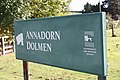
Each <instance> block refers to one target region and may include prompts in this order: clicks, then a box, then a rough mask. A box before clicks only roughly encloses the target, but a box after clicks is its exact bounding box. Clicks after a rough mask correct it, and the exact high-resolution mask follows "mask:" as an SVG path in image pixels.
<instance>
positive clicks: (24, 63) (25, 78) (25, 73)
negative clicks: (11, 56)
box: [23, 61, 30, 80]
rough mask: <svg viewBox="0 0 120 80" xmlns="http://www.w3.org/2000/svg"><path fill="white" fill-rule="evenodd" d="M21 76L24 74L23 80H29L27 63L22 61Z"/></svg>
mask: <svg viewBox="0 0 120 80" xmlns="http://www.w3.org/2000/svg"><path fill="white" fill-rule="evenodd" d="M23 74H24V80H30V78H29V69H28V62H27V61H23Z"/></svg>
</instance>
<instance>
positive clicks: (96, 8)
mask: <svg viewBox="0 0 120 80" xmlns="http://www.w3.org/2000/svg"><path fill="white" fill-rule="evenodd" d="M106 4H107V3H106V2H102V5H101V11H104V12H108V9H107V7H105V6H106ZM99 5H100V3H98V4H96V5H91V4H89V3H87V4H85V5H84V11H83V12H84V13H90V12H99Z"/></svg>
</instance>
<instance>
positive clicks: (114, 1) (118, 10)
mask: <svg viewBox="0 0 120 80" xmlns="http://www.w3.org/2000/svg"><path fill="white" fill-rule="evenodd" d="M107 1H108V9H109V13H110V14H112V15H116V14H118V15H120V0H107Z"/></svg>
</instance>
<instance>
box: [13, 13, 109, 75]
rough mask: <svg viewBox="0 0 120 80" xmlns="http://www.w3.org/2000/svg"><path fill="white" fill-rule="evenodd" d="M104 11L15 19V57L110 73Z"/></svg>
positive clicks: (86, 70) (93, 71) (98, 72)
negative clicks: (108, 69) (108, 70)
mask: <svg viewBox="0 0 120 80" xmlns="http://www.w3.org/2000/svg"><path fill="white" fill-rule="evenodd" d="M105 20H106V17H105V13H91V14H78V15H70V16H63V17H50V18H41V19H31V20H23V21H15V23H14V28H15V41H16V45H15V46H16V58H17V59H21V60H25V61H31V62H36V63H40V64H46V65H51V66H56V67H61V68H66V69H71V70H76V71H81V72H86V73H91V74H96V75H101V76H106V75H107V71H106V70H107V63H106V26H105V25H106V24H105V22H106V21H105Z"/></svg>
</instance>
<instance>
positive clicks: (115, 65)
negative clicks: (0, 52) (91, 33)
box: [0, 29, 120, 80]
mask: <svg viewBox="0 0 120 80" xmlns="http://www.w3.org/2000/svg"><path fill="white" fill-rule="evenodd" d="M115 34H116V36H117V37H111V31H110V30H108V31H107V50H108V64H109V69H108V80H120V29H116V30H115ZM29 68H30V79H31V80H97V76H96V75H91V74H85V73H81V72H76V71H71V70H66V69H60V68H55V67H51V66H45V65H41V64H36V63H29ZM22 70H23V69H22V61H20V60H16V59H15V54H9V55H5V56H0V80H23V72H22Z"/></svg>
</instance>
